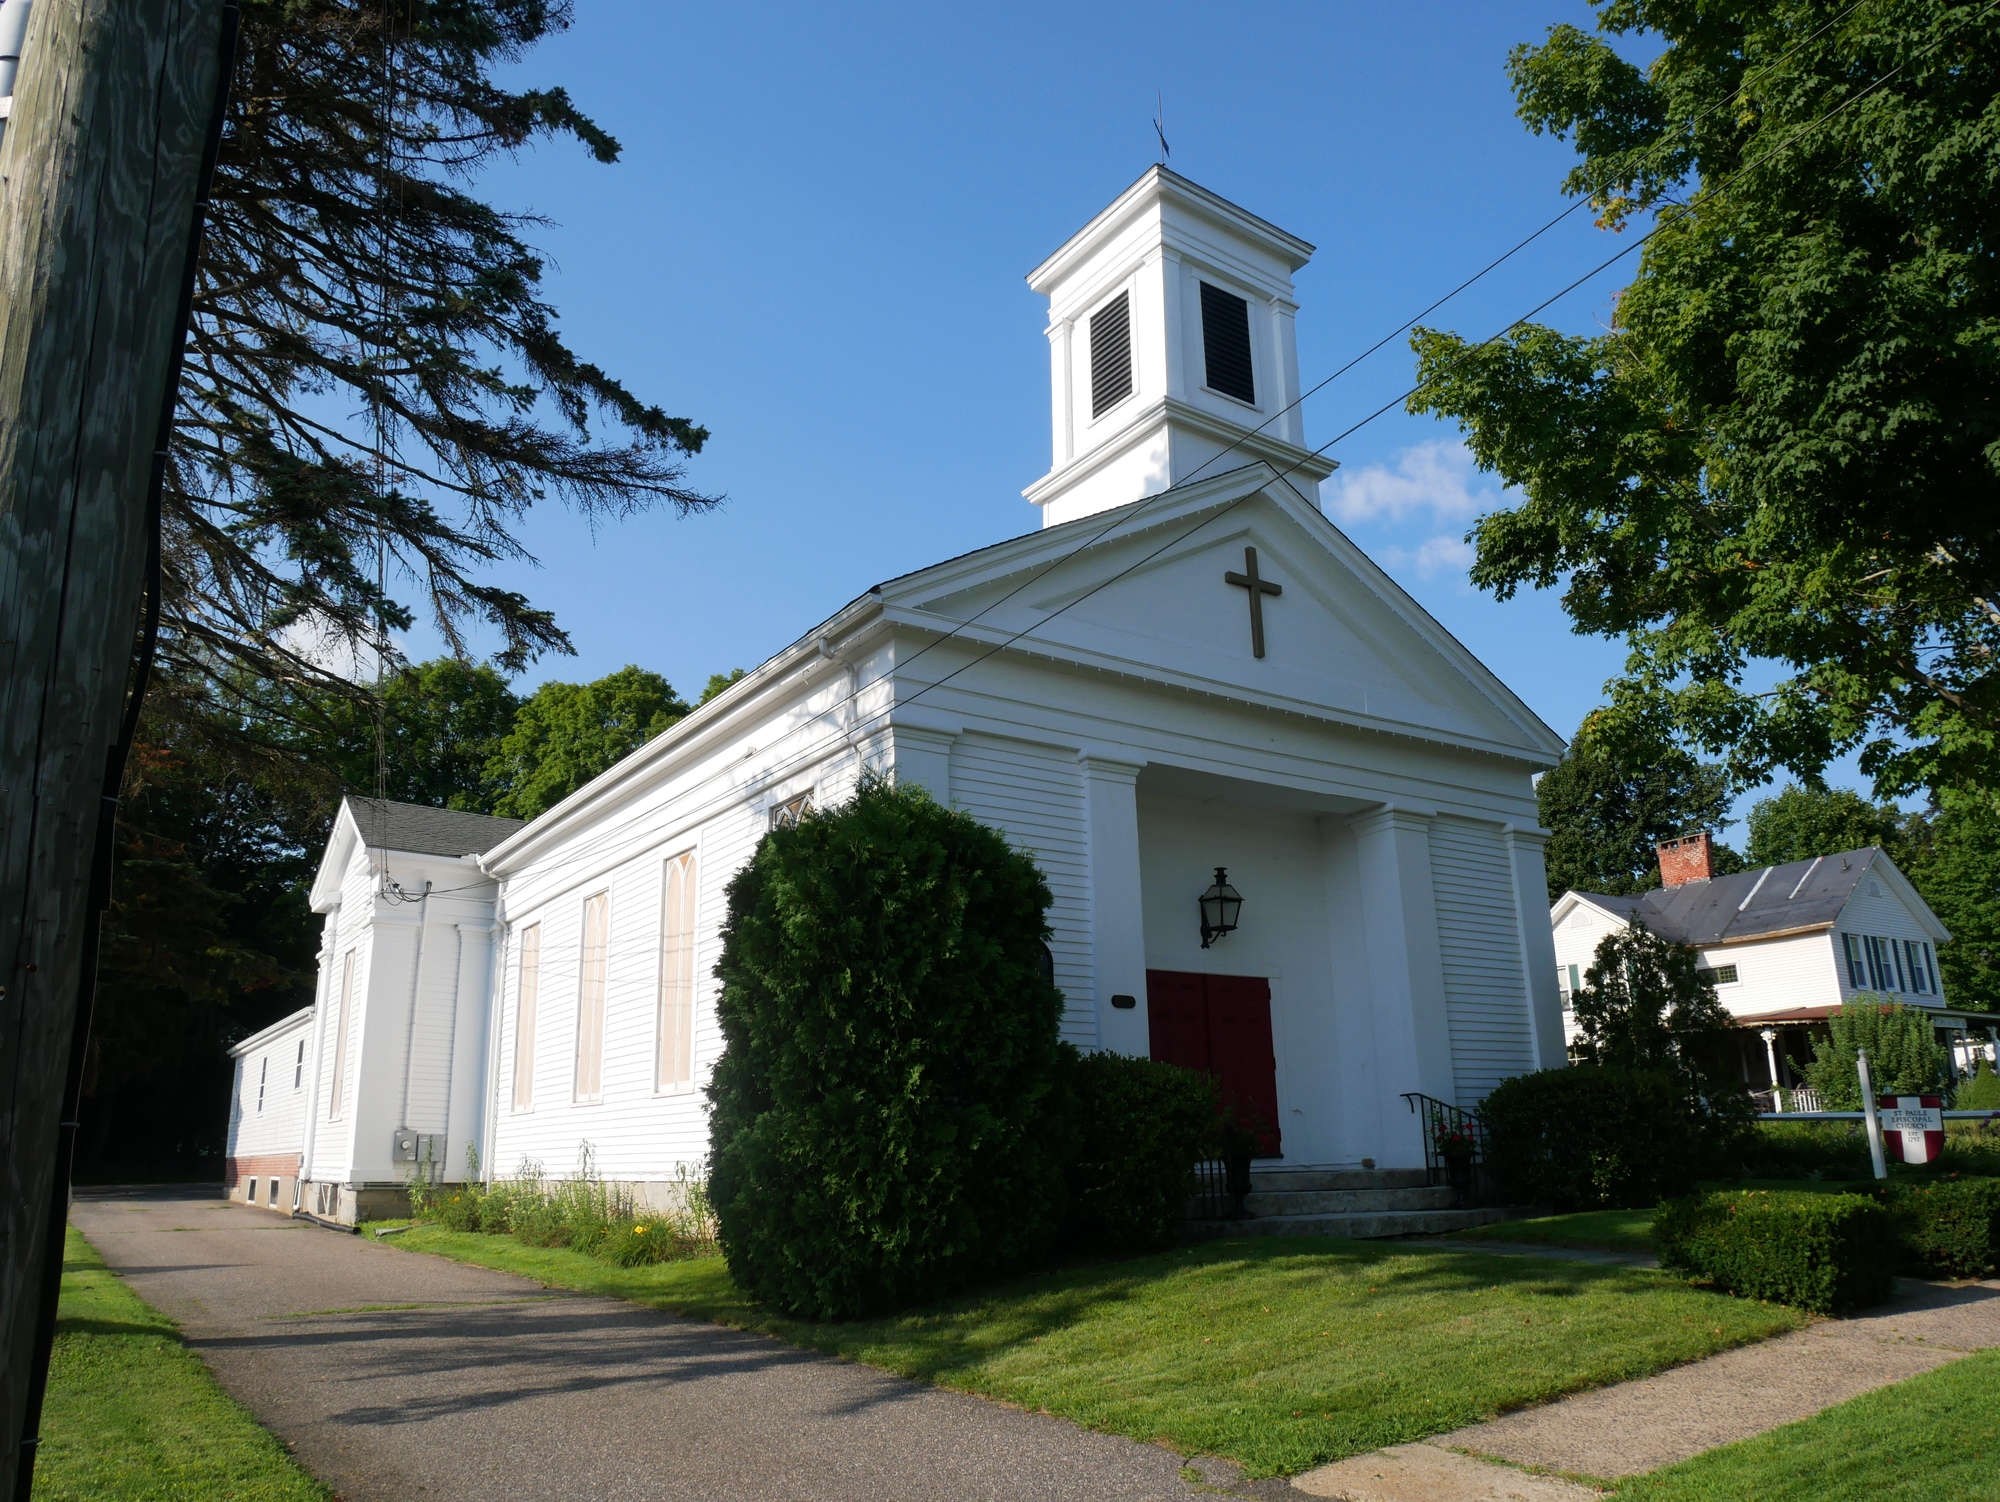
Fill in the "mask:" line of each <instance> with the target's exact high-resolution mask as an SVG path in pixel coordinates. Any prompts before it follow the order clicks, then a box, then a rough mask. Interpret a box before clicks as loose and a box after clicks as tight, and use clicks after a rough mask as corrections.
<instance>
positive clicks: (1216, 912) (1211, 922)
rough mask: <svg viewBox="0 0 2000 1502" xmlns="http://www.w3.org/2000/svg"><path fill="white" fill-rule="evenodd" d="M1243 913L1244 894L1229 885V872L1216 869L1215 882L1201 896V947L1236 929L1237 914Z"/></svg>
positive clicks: (1218, 867)
mask: <svg viewBox="0 0 2000 1502" xmlns="http://www.w3.org/2000/svg"><path fill="white" fill-rule="evenodd" d="M1242 911H1243V894H1242V893H1241V892H1239V891H1237V890H1236V888H1234V887H1232V886H1231V885H1230V884H1229V872H1228V871H1226V870H1225V869H1223V868H1222V867H1221V866H1217V867H1216V868H1215V880H1214V881H1213V882H1212V883H1210V885H1209V888H1208V890H1207V891H1206V892H1203V893H1202V894H1201V947H1202V948H1203V949H1206V948H1208V946H1209V945H1210V944H1212V943H1214V942H1215V941H1216V940H1217V939H1219V938H1221V937H1222V936H1223V935H1224V934H1226V933H1233V932H1234V931H1235V929H1236V917H1237V914H1239V913H1241V912H1242Z"/></svg>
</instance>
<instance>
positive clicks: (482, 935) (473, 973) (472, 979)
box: [444, 922, 498, 1179]
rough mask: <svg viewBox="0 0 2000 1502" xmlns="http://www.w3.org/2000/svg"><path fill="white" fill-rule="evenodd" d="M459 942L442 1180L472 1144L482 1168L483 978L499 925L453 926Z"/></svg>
mask: <svg viewBox="0 0 2000 1502" xmlns="http://www.w3.org/2000/svg"><path fill="white" fill-rule="evenodd" d="M454 927H455V928H456V929H457V938H458V944H459V952H458V977H457V981H458V993H457V995H456V996H455V997H454V998H453V1001H452V1009H453V1015H452V1024H453V1026H452V1036H451V1043H450V1047H451V1066H450V1071H449V1073H448V1074H447V1076H446V1081H447V1083H446V1087H445V1102H444V1141H445V1152H446V1154H447V1155H448V1161H447V1162H446V1163H445V1164H444V1176H445V1177H446V1178H448V1179H456V1178H458V1177H459V1176H460V1175H462V1174H463V1173H464V1172H465V1149H466V1145H467V1144H468V1143H470V1144H474V1145H477V1146H478V1148H479V1151H480V1153H481V1155H482V1156H481V1159H480V1165H479V1166H480V1172H481V1173H482V1174H483V1173H484V1172H485V1169H486V1163H485V1158H484V1153H485V1151H486V1148H485V1145H484V1141H483V1138H484V1136H485V1132H484V1127H485V1123H484V1121H482V1120H481V1118H482V1117H483V1116H484V1115H485V1109H484V1101H485V1099H486V1052H487V1050H486V1029H487V1017H488V1014H489V1013H490V1011H491V999H490V996H489V993H488V986H487V982H488V978H489V977H490V976H491V975H492V973H493V963H492V955H491V946H492V944H493V939H494V935H495V934H496V933H497V932H498V927H497V925H495V924H492V923H483V922H472V923H459V924H455V925H454Z"/></svg>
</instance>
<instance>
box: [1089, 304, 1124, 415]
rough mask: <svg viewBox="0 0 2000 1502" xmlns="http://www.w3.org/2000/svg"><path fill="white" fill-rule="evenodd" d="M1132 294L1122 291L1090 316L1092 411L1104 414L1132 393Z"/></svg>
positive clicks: (1095, 413)
mask: <svg viewBox="0 0 2000 1502" xmlns="http://www.w3.org/2000/svg"><path fill="white" fill-rule="evenodd" d="M1130 296H1131V294H1130V293H1128V292H1121V293H1119V294H1118V296H1117V297H1116V298H1115V299H1113V300H1112V301H1111V302H1108V303H1106V304H1105V305H1104V306H1103V307H1101V308H1099V309H1098V310H1097V311H1096V312H1095V313H1093V314H1092V315H1091V318H1090V415H1091V416H1092V417H1102V416H1103V415H1104V414H1105V413H1106V412H1109V411H1110V410H1111V409H1112V408H1113V407H1115V406H1117V405H1118V404H1119V403H1120V402H1122V401H1124V400H1125V398H1126V397H1128V396H1130V395H1131V394H1132V309H1131V307H1130V305H1129V304H1128V302H1127V299H1128V298H1129V297H1130Z"/></svg>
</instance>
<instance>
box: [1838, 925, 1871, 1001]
mask: <svg viewBox="0 0 2000 1502" xmlns="http://www.w3.org/2000/svg"><path fill="white" fill-rule="evenodd" d="M1840 947H1841V949H1842V951H1843V952H1844V953H1845V954H1846V956H1847V983H1848V985H1850V986H1852V987H1853V988H1854V989H1855V990H1857V991H1863V990H1866V989H1867V987H1868V977H1867V975H1866V974H1865V973H1864V972H1863V971H1862V968H1861V955H1860V953H1859V952H1858V951H1857V950H1856V949H1855V945H1854V935H1853V934H1842V935H1841V936H1840Z"/></svg>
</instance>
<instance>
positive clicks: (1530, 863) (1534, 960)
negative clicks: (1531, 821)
mask: <svg viewBox="0 0 2000 1502" xmlns="http://www.w3.org/2000/svg"><path fill="white" fill-rule="evenodd" d="M1506 839H1507V852H1508V856H1509V858H1510V863H1511V864H1512V866H1513V868H1514V915H1515V920H1516V922H1518V924H1519V925H1520V930H1521V965H1522V968H1523V970H1524V971H1525V973H1526V979H1527V984H1528V1025H1529V1028H1530V1031H1531V1035H1532V1037H1533V1039H1534V1045H1535V1061H1536V1062H1537V1063H1538V1064H1539V1065H1540V1066H1541V1067H1542V1068H1544V1069H1560V1068H1561V1067H1562V1065H1563V1063H1564V1061H1565V1060H1566V1059H1568V1057H1569V1048H1568V1045H1567V1044H1566V1043H1565V1041H1564V1039H1563V1020H1562V991H1561V983H1560V982H1559V981H1557V979H1556V939H1555V928H1554V926H1553V925H1552V924H1551V923H1550V922H1549V872H1548V865H1547V863H1546V862H1545V861H1544V860H1543V859H1542V848H1543V847H1544V846H1545V845H1547V844H1548V842H1549V832H1548V831H1547V830H1546V829H1535V828H1530V829H1522V828H1520V827H1518V826H1514V825H1510V826H1508V829H1507V835H1506Z"/></svg>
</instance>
